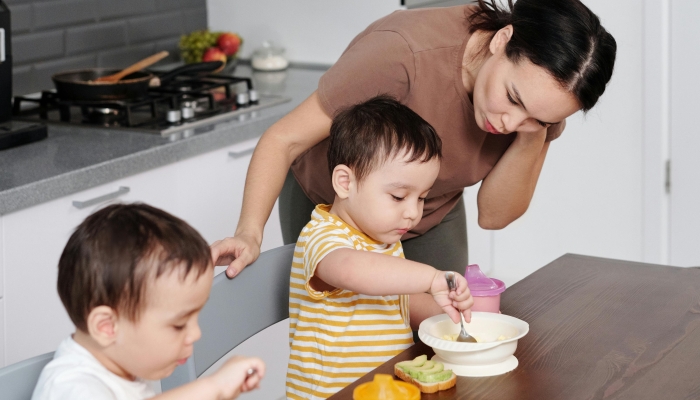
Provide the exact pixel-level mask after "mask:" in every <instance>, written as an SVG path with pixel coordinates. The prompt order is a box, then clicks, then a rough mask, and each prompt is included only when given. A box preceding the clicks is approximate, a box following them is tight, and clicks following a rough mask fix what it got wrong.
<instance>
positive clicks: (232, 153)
mask: <svg viewBox="0 0 700 400" xmlns="http://www.w3.org/2000/svg"><path fill="white" fill-rule="evenodd" d="M254 151H255V146H253V147H251V148H249V149H245V150H241V151H229V152H228V156H229V157H231V158H241V157H245V156H247V155H248V154H252V153H253V152H254Z"/></svg>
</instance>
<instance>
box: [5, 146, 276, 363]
mask: <svg viewBox="0 0 700 400" xmlns="http://www.w3.org/2000/svg"><path fill="white" fill-rule="evenodd" d="M257 140H258V139H257V138H255V139H251V140H248V141H245V142H241V143H238V144H235V145H232V146H229V147H226V148H224V149H219V150H215V151H212V152H209V153H205V154H202V155H200V156H196V157H192V158H189V159H186V160H183V161H181V162H178V163H175V164H171V165H166V166H163V167H160V168H156V169H153V170H150V171H147V172H144V173H141V174H137V175H134V176H130V177H127V178H123V179H120V180H117V181H114V182H110V183H107V184H104V185H101V186H98V187H95V188H92V189H89V190H85V191H83V192H79V193H76V194H73V195H70V196H66V197H63V198H60V199H56V200H52V201H49V202H46V203H43V204H40V205H37V206H34V207H30V208H27V209H23V210H20V211H17V212H13V213H10V214H7V215H3V216H2V217H0V227H2V229H0V232H2V240H1V241H0V272H2V271H3V267H4V274H2V273H0V299H2V300H4V301H3V303H4V304H3V306H4V308H3V309H2V310H4V311H5V315H4V318H2V321H0V323H2V322H4V324H5V329H4V330H2V331H1V332H3V333H4V334H5V337H4V340H2V339H3V338H2V337H0V354H2V353H1V352H2V351H3V350H4V351H5V356H4V364H3V358H2V357H0V367H1V366H3V365H9V364H12V363H15V362H18V361H21V360H24V359H26V358H29V357H32V356H35V355H38V354H42V353H45V352H48V351H53V350H55V348H56V346H57V345H58V344H59V343H60V341H61V340H62V339H64V338H65V337H66V336H67V335H68V334H70V333H71V332H72V331H73V329H74V328H73V325H72V323H71V321H70V319H69V318H68V315H67V314H66V312H65V310H64V309H63V305H62V304H61V301H60V299H59V297H58V293H57V291H56V280H57V276H58V272H57V271H58V269H57V266H58V260H59V258H60V255H61V252H62V251H63V248H64V247H65V244H66V242H67V240H68V238H69V237H70V235H71V233H72V232H73V230H74V229H75V227H76V226H77V225H78V224H80V223H81V222H82V221H83V220H84V219H85V218H86V217H87V216H88V215H90V214H91V213H92V212H94V211H95V210H97V209H99V208H101V207H104V206H105V205H106V204H109V203H114V202H137V201H138V202H144V203H148V204H150V205H152V206H155V207H158V208H161V209H163V210H165V211H167V212H170V213H172V214H174V215H176V216H178V217H180V218H182V219H183V220H185V221H186V222H188V223H189V224H190V225H192V226H193V227H194V228H195V229H197V230H198V231H199V232H200V233H201V234H202V236H203V237H204V238H205V240H206V241H207V242H209V243H211V242H213V241H215V240H219V239H222V238H224V237H227V236H231V235H233V233H234V231H235V229H236V225H237V223H238V217H239V214H240V210H241V203H242V199H243V187H244V184H245V177H246V172H247V170H248V164H249V162H250V159H251V157H252V153H253V149H254V148H255V145H256V144H257ZM75 202H77V203H78V205H81V203H82V205H81V206H84V207H83V208H77V207H76V206H75V204H74V203H75ZM281 245H282V235H281V230H280V225H279V216H278V211H277V206H276V205H275V209H274V210H273V211H272V215H271V217H270V220H269V221H268V223H267V225H266V227H265V238H264V240H263V245H262V251H265V250H269V249H271V248H274V247H278V246H281ZM222 270H223V268H219V269H218V270H217V271H218V272H220V271H222ZM3 278H4V280H5V281H4V284H2V279H3ZM3 287H4V288H5V291H4V293H3V291H2V289H3ZM2 310H0V311H2Z"/></svg>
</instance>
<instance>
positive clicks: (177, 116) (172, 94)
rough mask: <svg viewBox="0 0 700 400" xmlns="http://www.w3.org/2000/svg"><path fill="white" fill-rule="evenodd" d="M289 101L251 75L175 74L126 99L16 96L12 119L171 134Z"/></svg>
mask: <svg viewBox="0 0 700 400" xmlns="http://www.w3.org/2000/svg"><path fill="white" fill-rule="evenodd" d="M290 100H291V98H289V97H283V96H276V95H264V94H263V95H261V94H258V92H257V91H256V90H254V89H253V85H252V81H251V79H250V78H238V77H232V76H224V75H206V76H179V77H177V78H176V79H173V80H171V81H169V82H168V83H167V84H164V85H162V86H157V87H152V88H150V89H149V91H148V95H147V96H146V97H143V98H138V99H130V100H106V101H76V100H65V99H61V98H60V96H59V95H58V94H57V93H56V92H55V91H43V92H41V94H40V95H34V96H17V97H15V99H14V106H13V119H15V120H24V121H32V122H37V121H41V122H46V123H56V124H67V125H81V126H85V127H97V128H108V129H125V130H130V131H139V132H145V133H153V134H160V135H162V136H171V135H173V134H178V133H185V134H186V133H187V132H193V131H194V129H195V128H197V127H201V126H204V125H209V124H212V123H215V122H219V121H223V120H228V119H232V118H244V117H247V116H251V115H253V116H254V115H255V111H256V110H259V109H262V108H267V107H271V106H274V105H277V104H282V103H285V102H288V101H290ZM186 136H188V135H186Z"/></svg>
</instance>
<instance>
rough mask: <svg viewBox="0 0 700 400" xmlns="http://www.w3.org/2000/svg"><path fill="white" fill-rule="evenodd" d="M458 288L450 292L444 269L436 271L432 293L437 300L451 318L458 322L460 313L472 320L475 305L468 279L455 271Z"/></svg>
mask: <svg viewBox="0 0 700 400" xmlns="http://www.w3.org/2000/svg"><path fill="white" fill-rule="evenodd" d="M454 276H455V285H456V288H455V290H454V291H453V292H450V288H449V287H448V286H447V279H445V272H444V271H436V273H435V276H434V277H433V282H432V283H431V285H430V293H431V294H432V295H433V299H434V300H435V302H436V303H437V304H438V305H439V306H440V307H442V309H443V310H444V311H445V313H447V315H449V316H450V319H452V321H453V322H454V323H456V324H458V323H459V321H460V319H461V318H460V316H459V313H460V312H461V313H462V314H463V315H464V320H465V321H467V322H470V321H471V319H472V312H471V308H472V306H473V305H474V299H473V298H472V295H471V293H470V292H469V288H468V287H467V280H466V279H464V276H462V275H460V274H457V273H455V274H454Z"/></svg>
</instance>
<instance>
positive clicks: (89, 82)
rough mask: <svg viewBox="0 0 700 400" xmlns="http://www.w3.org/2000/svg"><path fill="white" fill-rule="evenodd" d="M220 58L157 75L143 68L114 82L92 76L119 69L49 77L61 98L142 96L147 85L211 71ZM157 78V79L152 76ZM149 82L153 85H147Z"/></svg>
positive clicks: (99, 99)
mask: <svg viewBox="0 0 700 400" xmlns="http://www.w3.org/2000/svg"><path fill="white" fill-rule="evenodd" d="M222 65H223V63H222V62H221V61H209V62H201V63H195V64H186V65H183V66H181V67H178V68H175V69H173V70H170V71H168V72H166V73H165V74H163V75H160V76H157V77H156V75H154V74H152V73H150V72H145V71H138V72H134V73H131V74H129V75H127V76H125V77H124V78H122V79H121V80H119V81H117V82H95V79H97V78H99V77H101V76H106V75H110V74H114V73H117V72H119V71H120V70H119V69H105V68H90V69H83V70H77V71H68V72H61V73H58V74H55V75H54V76H52V77H51V79H52V80H53V83H54V85H55V86H56V91H57V92H58V95H59V96H60V97H61V98H62V99H65V100H77V101H105V100H129V99H137V98H140V97H144V96H145V95H146V93H148V88H149V86H151V85H153V86H158V85H160V83H162V82H166V81H168V80H170V79H173V78H175V77H176V76H179V75H185V74H194V73H198V72H213V71H215V70H216V69H218V68H220V67H221V66H222ZM155 78H157V79H155ZM151 82H153V84H151Z"/></svg>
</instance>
